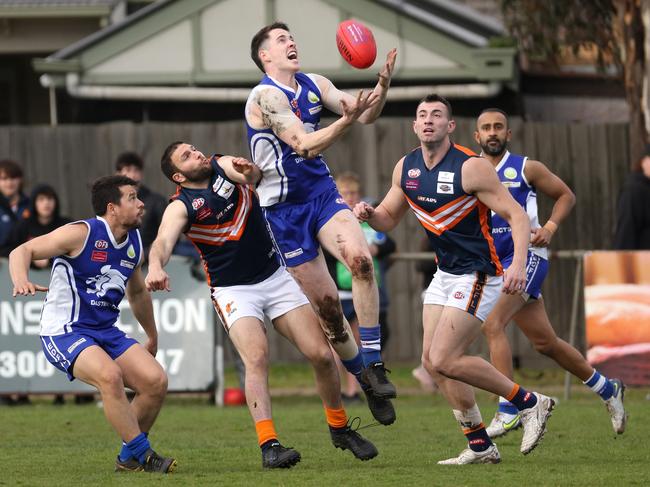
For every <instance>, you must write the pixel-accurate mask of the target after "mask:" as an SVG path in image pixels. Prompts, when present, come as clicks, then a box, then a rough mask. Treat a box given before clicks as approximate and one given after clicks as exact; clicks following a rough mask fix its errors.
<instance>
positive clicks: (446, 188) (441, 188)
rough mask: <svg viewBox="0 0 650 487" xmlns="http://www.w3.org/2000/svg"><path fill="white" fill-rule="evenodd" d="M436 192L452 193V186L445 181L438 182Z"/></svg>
mask: <svg viewBox="0 0 650 487" xmlns="http://www.w3.org/2000/svg"><path fill="white" fill-rule="evenodd" d="M438 193H441V194H454V187H453V186H451V185H449V184H447V183H438Z"/></svg>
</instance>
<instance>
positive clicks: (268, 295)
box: [211, 267, 309, 331]
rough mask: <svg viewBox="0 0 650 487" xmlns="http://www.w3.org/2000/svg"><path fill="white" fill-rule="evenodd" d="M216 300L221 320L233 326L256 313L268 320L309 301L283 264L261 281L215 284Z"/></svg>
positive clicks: (261, 319)
mask: <svg viewBox="0 0 650 487" xmlns="http://www.w3.org/2000/svg"><path fill="white" fill-rule="evenodd" d="M211 292H212V302H213V303H214V308H215V309H216V310H217V313H218V314H219V317H220V318H221V323H222V324H223V326H224V327H225V328H226V331H229V330H230V327H231V326H232V325H233V324H234V323H235V321H237V320H238V319H239V318H243V317H245V316H252V317H254V318H257V319H259V320H260V321H261V322H262V323H264V317H265V316H267V317H268V318H269V319H271V320H274V319H275V318H277V317H278V316H282V315H283V314H285V313H288V312H289V311H291V310H292V309H296V308H298V307H300V306H303V305H305V304H309V300H308V299H307V296H305V295H304V294H303V292H302V290H301V289H300V287H299V286H298V283H296V281H294V279H293V277H291V274H289V273H288V272H287V270H286V268H285V267H280V268H279V269H278V270H277V271H275V272H274V273H273V274H272V275H271V276H270V277H267V278H266V279H265V280H264V281H262V282H258V283H257V284H244V285H241V286H226V287H213V288H211Z"/></svg>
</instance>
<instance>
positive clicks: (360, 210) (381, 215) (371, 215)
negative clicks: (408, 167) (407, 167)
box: [353, 158, 408, 232]
mask: <svg viewBox="0 0 650 487" xmlns="http://www.w3.org/2000/svg"><path fill="white" fill-rule="evenodd" d="M403 163H404V158H402V159H400V160H399V162H398V163H397V164H396V165H395V169H393V179H392V183H391V187H390V189H389V190H388V193H387V194H386V196H384V199H383V200H382V202H381V203H379V206H377V208H373V207H372V206H370V205H369V204H368V203H366V202H361V203H358V204H357V205H356V206H355V207H354V209H353V211H354V215H355V216H356V217H357V218H358V219H359V220H360V221H367V222H368V224H369V225H370V226H371V227H372V228H374V229H375V230H377V231H379V232H388V231H390V230H392V229H393V228H395V227H396V226H397V224H398V223H399V222H400V220H401V219H402V218H403V217H404V213H406V210H408V202H407V201H406V197H405V196H404V192H403V191H402V187H401V177H402V165H403Z"/></svg>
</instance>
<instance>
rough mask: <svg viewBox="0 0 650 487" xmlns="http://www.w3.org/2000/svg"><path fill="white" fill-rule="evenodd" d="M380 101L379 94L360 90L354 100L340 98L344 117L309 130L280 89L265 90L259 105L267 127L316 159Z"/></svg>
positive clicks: (258, 101) (286, 141)
mask: <svg viewBox="0 0 650 487" xmlns="http://www.w3.org/2000/svg"><path fill="white" fill-rule="evenodd" d="M374 103H376V96H375V95H374V94H373V93H372V92H370V93H369V94H366V93H364V92H363V91H360V92H359V94H358V95H357V97H356V99H355V98H352V102H349V101H348V100H340V108H341V111H340V113H341V114H342V116H341V118H339V119H338V120H337V121H335V122H334V123H332V124H331V125H328V126H327V127H325V128H322V129H319V130H316V131H314V132H309V133H307V131H306V130H305V127H304V125H303V123H302V121H301V120H300V118H298V117H297V116H296V115H295V114H294V113H293V111H292V110H291V107H290V106H289V100H288V99H287V97H286V96H285V95H284V94H283V93H282V92H281V91H280V90H277V89H267V90H261V91H260V94H259V95H258V99H257V105H258V107H259V109H260V112H261V117H262V120H263V123H264V126H265V127H266V128H270V129H271V130H273V132H274V133H275V135H277V136H278V137H279V138H280V139H281V140H282V141H283V142H284V143H286V144H288V145H290V146H291V148H292V149H293V150H294V151H295V152H296V154H298V155H299V156H301V157H304V158H305V159H313V158H314V157H316V156H318V155H319V154H320V153H321V152H322V151H324V150H325V149H327V148H328V147H329V146H330V145H332V143H334V141H336V140H337V139H338V138H339V137H340V136H341V135H343V134H344V133H345V132H346V131H347V130H348V129H349V128H350V126H351V125H352V123H354V122H355V121H356V120H357V119H358V118H359V116H360V115H361V114H362V113H363V112H364V111H365V110H366V109H367V108H368V107H370V106H372V105H373V104H374Z"/></svg>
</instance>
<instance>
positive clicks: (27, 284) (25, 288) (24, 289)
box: [12, 280, 47, 298]
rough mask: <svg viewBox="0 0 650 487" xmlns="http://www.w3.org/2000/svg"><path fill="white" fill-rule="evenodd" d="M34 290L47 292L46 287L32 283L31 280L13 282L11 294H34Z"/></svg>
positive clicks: (14, 295)
mask: <svg viewBox="0 0 650 487" xmlns="http://www.w3.org/2000/svg"><path fill="white" fill-rule="evenodd" d="M36 292H47V287H45V286H40V285H38V284H34V283H33V282H31V281H27V280H25V281H24V282H15V283H14V289H13V292H12V296H13V297H14V298H15V297H16V296H27V295H29V296H34V295H35V294H36Z"/></svg>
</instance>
